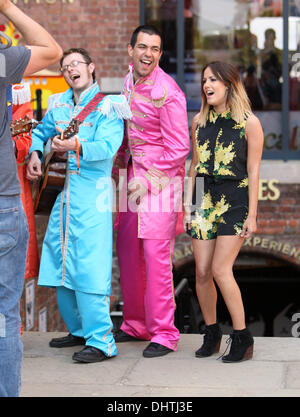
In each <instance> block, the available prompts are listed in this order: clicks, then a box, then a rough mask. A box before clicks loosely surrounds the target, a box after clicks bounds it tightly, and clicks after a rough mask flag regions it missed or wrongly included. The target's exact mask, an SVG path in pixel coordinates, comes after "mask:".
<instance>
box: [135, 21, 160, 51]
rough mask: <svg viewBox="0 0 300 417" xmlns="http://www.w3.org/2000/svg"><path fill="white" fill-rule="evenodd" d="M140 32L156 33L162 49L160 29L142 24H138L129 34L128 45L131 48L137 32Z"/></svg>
mask: <svg viewBox="0 0 300 417" xmlns="http://www.w3.org/2000/svg"><path fill="white" fill-rule="evenodd" d="M140 32H143V33H147V34H148V35H157V36H159V37H160V50H161V51H162V49H163V41H162V35H161V33H160V31H159V30H158V29H156V27H154V26H151V25H142V26H138V27H137V28H136V29H135V30H134V31H133V33H132V35H131V39H130V45H131V47H132V48H134V46H135V44H136V41H137V37H138V34H139V33H140Z"/></svg>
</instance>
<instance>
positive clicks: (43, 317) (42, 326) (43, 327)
mask: <svg viewBox="0 0 300 417" xmlns="http://www.w3.org/2000/svg"><path fill="white" fill-rule="evenodd" d="M46 331H47V307H44V308H42V309H41V310H40V311H39V332H43V333H45V332H46Z"/></svg>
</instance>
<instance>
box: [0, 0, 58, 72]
mask: <svg viewBox="0 0 300 417" xmlns="http://www.w3.org/2000/svg"><path fill="white" fill-rule="evenodd" d="M0 12H1V13H2V14H3V15H4V16H5V17H6V18H7V19H9V20H10V21H11V22H12V23H13V25H14V26H15V27H16V28H17V30H18V31H19V32H20V33H21V34H22V36H23V38H24V41H25V43H26V45H28V46H30V49H31V57H30V60H29V62H28V65H27V68H26V70H25V73H24V76H28V75H31V74H33V73H35V72H37V71H39V70H41V69H43V68H46V67H48V66H49V65H51V64H54V63H55V62H57V61H58V60H59V59H60V57H61V55H62V49H61V47H60V46H59V45H58V44H57V43H56V41H55V40H54V39H53V37H52V36H51V35H50V34H49V33H48V32H47V31H46V30H45V29H44V28H43V27H42V26H41V25H40V24H38V23H37V22H35V21H34V20H33V19H31V18H30V17H29V16H27V15H26V14H25V13H24V12H22V11H21V10H20V9H19V8H18V7H17V6H15V5H14V4H13V3H12V2H11V1H9V0H0Z"/></svg>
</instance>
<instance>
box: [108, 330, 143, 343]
mask: <svg viewBox="0 0 300 417" xmlns="http://www.w3.org/2000/svg"><path fill="white" fill-rule="evenodd" d="M113 336H114V339H115V342H116V343H122V342H140V341H141V339H138V338H136V337H133V336H130V334H128V333H125V332H123V330H121V329H119V330H117V331H116V332H115V333H113Z"/></svg>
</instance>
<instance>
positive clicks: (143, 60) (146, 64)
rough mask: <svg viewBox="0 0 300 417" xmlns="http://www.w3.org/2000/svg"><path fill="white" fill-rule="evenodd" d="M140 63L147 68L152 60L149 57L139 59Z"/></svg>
mask: <svg viewBox="0 0 300 417" xmlns="http://www.w3.org/2000/svg"><path fill="white" fill-rule="evenodd" d="M141 63H142V65H143V66H144V67H146V68H149V67H150V65H151V64H152V61H151V60H149V59H141Z"/></svg>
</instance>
